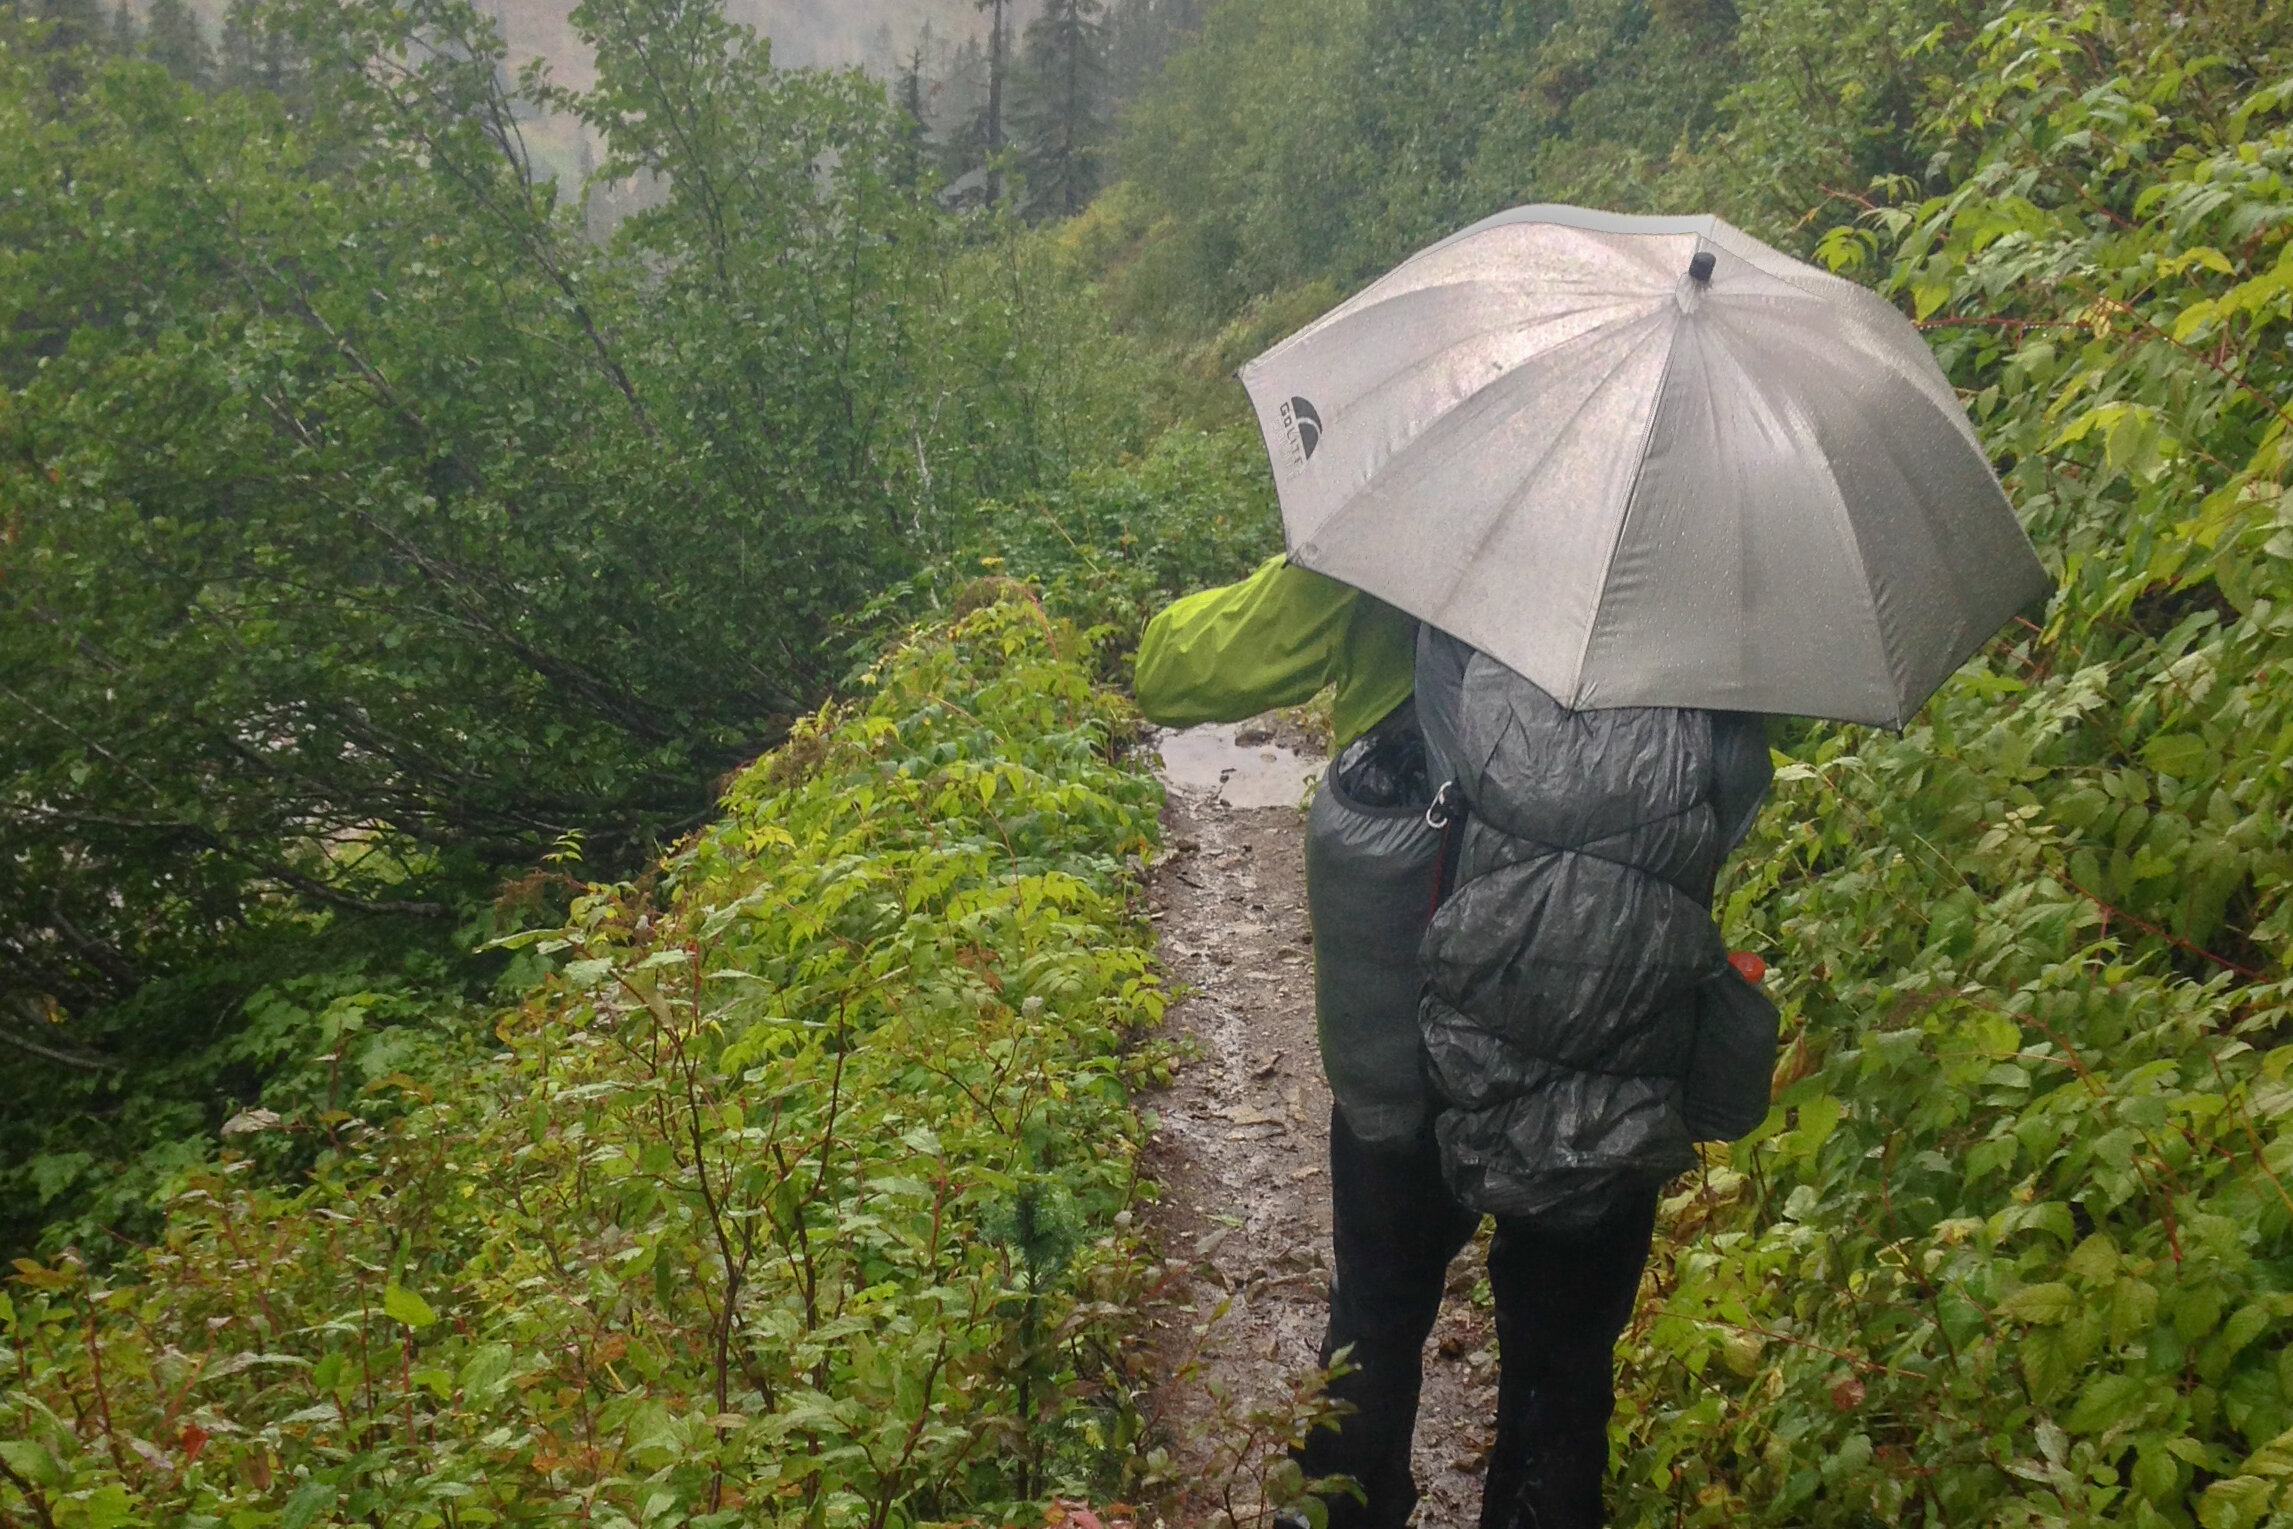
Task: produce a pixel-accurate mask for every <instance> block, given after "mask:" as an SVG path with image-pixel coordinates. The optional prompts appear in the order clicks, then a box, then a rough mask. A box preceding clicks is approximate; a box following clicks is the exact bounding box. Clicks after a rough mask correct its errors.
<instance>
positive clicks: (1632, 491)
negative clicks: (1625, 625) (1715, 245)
mask: <svg viewBox="0 0 2293 1529" xmlns="http://www.w3.org/2000/svg"><path fill="white" fill-rule="evenodd" d="M1709 242H1710V239H1709V237H1708V236H1706V235H1702V234H1699V235H1698V236H1697V243H1698V247H1699V249H1700V248H1701V247H1702V246H1703V245H1704V244H1707V243H1709ZM1679 354H1680V326H1679V325H1678V324H1674V325H1673V326H1672V327H1671V333H1670V334H1669V335H1667V336H1666V338H1665V342H1664V370H1663V371H1662V372H1660V373H1658V374H1657V377H1656V389H1655V392H1654V394H1653V395H1652V397H1651V402H1650V403H1649V407H1648V417H1647V418H1646V419H1644V420H1642V421H1641V422H1640V442H1639V445H1638V447H1637V449H1636V450H1635V451H1634V453H1633V462H1632V482H1631V484H1630V485H1629V486H1628V487H1627V488H1626V489H1625V491H1624V508H1623V510H1622V511H1621V512H1619V513H1618V515H1617V517H1616V534H1615V536H1614V538H1613V539H1612V540H1611V541H1610V542H1609V544H1608V556H1607V557H1605V558H1603V559H1602V560H1601V564H1600V592H1599V593H1598V594H1596V595H1594V596H1593V599H1592V614H1591V615H1589V616H1588V617H1586V618H1585V623H1584V638H1583V640H1582V641H1580V642H1579V643H1578V644H1577V648H1576V669H1575V673H1574V674H1573V675H1572V676H1571V677H1570V680H1569V700H1568V703H1567V704H1568V706H1569V709H1570V710H1572V711H1573V710H1578V709H1580V708H1579V707H1578V704H1577V703H1578V702H1580V701H1582V700H1583V699H1584V666H1585V663H1586V661H1587V660H1589V659H1590V658H1591V657H1592V639H1593V634H1594V633H1596V632H1598V631H1599V630H1600V613H1601V611H1602V610H1603V609H1604V608H1606V606H1607V604H1608V581H1609V579H1610V578H1611V576H1613V574H1614V573H1615V571H1616V554H1617V549H1618V548H1620V547H1622V546H1623V545H1624V532H1625V528H1626V527H1627V526H1629V525H1631V523H1632V506H1633V503H1634V502H1635V501H1636V500H1638V499H1639V497H1640V479H1641V476H1642V475H1643V474H1644V473H1646V472H1647V471H1648V443H1649V441H1650V440H1651V439H1653V438H1654V437H1655V434H1656V416H1657V415H1658V414H1660V413H1662V412H1663V409H1664V388H1665V385H1666V384H1667V383H1669V382H1670V381H1671V380H1672V362H1673V359H1674V358H1675V357H1677V356H1678V355H1679Z"/></svg>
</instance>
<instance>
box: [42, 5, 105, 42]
mask: <svg viewBox="0 0 2293 1529" xmlns="http://www.w3.org/2000/svg"><path fill="white" fill-rule="evenodd" d="M30 9H31V11H32V14H33V15H35V16H37V17H38V18H39V19H40V20H42V21H44V22H46V23H47V24H48V26H49V28H50V30H49V32H48V35H47V45H48V47H49V49H50V50H52V51H54V52H57V53H62V52H65V51H67V50H69V49H73V48H95V47H101V46H102V45H103V42H104V40H105V38H106V36H107V35H108V34H107V31H106V28H105V26H104V16H103V11H102V10H101V8H100V7H99V6H98V5H97V3H96V0H38V3H37V4H35V5H33V6H32V7H31V8H30Z"/></svg>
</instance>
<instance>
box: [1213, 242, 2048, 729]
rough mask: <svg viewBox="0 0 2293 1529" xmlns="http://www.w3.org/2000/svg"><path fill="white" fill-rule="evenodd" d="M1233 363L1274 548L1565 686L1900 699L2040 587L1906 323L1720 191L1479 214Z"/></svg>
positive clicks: (1660, 700)
mask: <svg viewBox="0 0 2293 1529" xmlns="http://www.w3.org/2000/svg"><path fill="white" fill-rule="evenodd" d="M1242 381H1243V385H1244V386H1245V387H1246V388H1247V389H1248V390H1249V393H1250V398H1251V402H1252V403H1253V404H1254V405H1255V406H1256V408H1257V411H1258V420H1259V424H1260V426H1261V428H1262V429H1263V430H1264V432H1265V436H1266V448H1267V451H1268V453H1269V454H1270V455H1271V456H1272V457H1273V461H1274V481H1275V484H1276V486H1277V488H1278V489H1279V491H1280V494H1281V500H1282V523H1283V529H1284V533H1285V536H1286V539H1287V541H1288V543H1289V548H1290V556H1291V559H1292V560H1293V561H1295V562H1297V563H1299V564H1301V565H1303V566H1304V567H1307V568H1312V569H1316V570H1318V571H1320V572H1322V573H1326V574H1328V575H1330V576H1331V577H1332V578H1335V579H1338V580H1341V581H1343V582H1345V583H1347V584H1351V585H1354V586H1355V587H1357V588H1360V589H1364V590H1367V591H1369V592H1370V593H1371V594H1374V595H1377V596H1379V597H1380V598H1381V599H1384V600H1386V601H1389V602H1390V603H1392V604H1394V605H1397V606H1399V607H1401V608H1402V609H1403V610H1405V611H1408V612H1409V613H1410V614H1412V615H1414V616H1417V617H1419V618H1420V619H1422V620H1425V621H1428V622H1431V623H1432V624H1433V625H1435V626H1437V627H1440V628H1441V629H1442V630H1444V631H1447V632H1450V633H1452V634H1454V635H1455V636H1457V637H1460V638H1462V639H1464V640H1465V641H1466V642H1468V643H1471V644H1472V645H1473V646H1474V647H1476V648H1479V649H1480V650H1481V651H1483V652H1484V653H1487V654H1489V655H1490V656H1491V657H1493V658H1496V659H1498V660H1500V661H1501V662H1503V663H1505V664H1506V665H1508V666H1510V667H1511V668H1513V669H1515V670H1517V671H1519V672H1520V673H1521V674H1523V675H1525V676H1527V677H1528V678H1529V679H1531V680H1533V681H1535V682H1536V683H1537V684H1538V685H1539V686H1540V687H1542V688H1543V689H1544V690H1545V691H1547V692H1548V693H1550V694H1551V695H1552V696H1553V697H1554V698H1555V699H1557V700H1559V701H1561V702H1562V703H1563V704H1565V705H1568V706H1571V707H1575V708H1579V709H1582V708H1588V707H1610V706H1706V707H1716V708H1722V709H1727V710H1739V711H1762V712H1784V713H1795V714H1799V715H1803V716H1819V717H1836V718H1840V719H1842V720H1845V721H1852V722H1873V723H1882V724H1886V725H1888V726H1894V727H1900V726H1901V725H1902V724H1903V723H1904V722H1905V721H1906V720H1907V719H1908V718H1909V717H1910V716H1911V714H1912V713H1914V712H1915V711H1917V710H1918V708H1919V706H1920V704H1921V703H1922V702H1924V701H1925V700H1926V698H1927V697H1928V696H1929V695H1930V694H1932V693H1933V692H1934V690H1935V687H1937V686H1938V685H1940V684H1941V683H1942V682H1943V680H1944V678H1945V677H1947V676H1948V675H1949V674H1950V672H1951V671H1952V670H1953V669H1955V668H1957V667H1958V665H1959V664H1960V663H1961V662H1963V661H1964V660H1965V658H1966V657H1967V655H1968V654H1970V653H1972V652H1973V651H1974V650H1975V649H1976V648H1977V647H1979V646H1981V644H1982V643H1983V642H1984V641H1985V640H1987V639H1988V638H1989V637H1990V635H1991V634H1992V633H1993V632H1995V631H1996V630H1998V628H1999V626H2000V624H2001V623H2003V622H2005V621H2006V620H2007V619H2008V618H2009V617H2011V616H2012V615H2014V614H2015V612H2017V611H2019V610H2021V609H2023V608H2024V607H2025V606H2028V605H2030V604H2031V603H2032V602H2033V601H2036V600H2037V599H2039V598H2040V597H2041V596H2043V595H2045V594H2046V592H2047V591H2048V590H2049V589H2050V588H2051V587H2052V586H2051V582H2050V581H2049V579H2048V578H2047V575H2046V572H2045V570H2044V569H2043V568H2041V567H2040V566H2039V562H2038V558H2037V556H2036V554H2034V553H2033V552H2032V551H2031V547H2030V541H2029V539H2028V538H2027V537H2025V536H2024V535H2023V532H2022V528H2021V526H2020V525H2019V524H2018V523H2017V522H2016V520H2015V518H2014V513H2013V511H2012V509H2011V508H2010V507H2009V506H2008V504H2007V502H2006V495H2005V494H2004V493H2003V492H2002V491H2001V490H2000V488H1999V485H1998V479H1997V478H1996V477H1995V476H1994V475H1993V474H1992V472H1991V469H1990V464H1989V462H1988V461H1987V460H1986V459H1985V458H1984V456H1983V452H1982V448H1981V446H1980V445H1979V444H1978V443H1977V442H1976V440H1975V435H1974V431H1973V429H1972V428H1971V427H1970V426H1969V424H1968V423H1967V419H1966V416H1965V414H1964V412H1963V411H1962V410H1961V409H1960V407H1959V402H1958V399H1957V397H1956V395H1955V394H1953V392H1952V391H1951V386H1950V384H1949V383H1948V382H1947V381H1946V380H1945V379H1944V377H1943V374H1942V370H1941V368H1940V367H1938V366H1937V365H1936V364H1935V360H1934V357H1933V356H1932V355H1931V354H1930V353H1929V352H1928V350H1927V346H1926V343H1925V341H1923V340H1922V339H1920V337H1919V334H1918V331H1916V330H1915V329H1913V328H1912V327H1911V325H1910V323H1909V322H1908V321H1906V320H1905V319H1904V318H1903V316H1902V315H1901V314H1900V313H1898V312H1896V311H1895V309H1894V308H1892V307H1891V306H1889V305H1888V303H1887V302H1886V301H1885V300H1883V299H1882V298H1880V297H1878V296H1877V295H1876V294H1874V293H1872V292H1869V291H1867V290H1865V289H1864V288H1862V287H1859V286H1857V285H1856V284H1855V283H1853V282H1850V281H1845V280H1842V279H1840V278H1839V277H1836V276H1832V275H1829V274H1826V273H1825V272H1822V271H1818V270H1816V269H1814V268H1813V267H1811V266H1808V265H1805V264H1803V263H1801V262H1800V261H1797V260H1793V259H1792V258H1790V257H1789V256H1787V255H1783V254H1780V253H1778V252H1777V251H1775V250H1772V249H1770V248H1768V247H1767V246H1766V245H1764V244H1762V243H1760V242H1759V241H1758V240H1756V239H1753V238H1751V237H1750V236H1749V235H1747V234H1744V233H1742V232H1741V231H1739V230H1737V229H1734V228H1731V227H1729V226H1728V225H1727V224H1726V223H1723V222H1721V221H1720V220H1719V219H1718V218H1711V217H1697V218H1644V217H1626V216H1621V215H1617V214H1611V213H1599V212H1587V211H1584V210H1583V209H1580V208H1575V207H1558V206H1540V207H1523V208H1518V209H1516V210H1514V211H1512V212H1506V213H1500V214H1498V215H1497V216H1496V217H1493V218H1490V219H1488V220H1487V221H1485V222H1482V223H1477V224H1475V225H1474V226H1473V227H1471V228H1468V229H1466V230H1465V231H1464V232H1463V233H1460V234H1457V235H1455V236H1453V237H1451V238H1449V239H1446V240H1444V241H1442V242H1441V243H1439V244H1436V245H1434V246H1433V247H1432V248H1430V249H1427V250H1424V251H1422V252H1420V253H1419V254H1416V255H1413V256H1411V257H1410V258H1409V259H1408V260H1406V261H1404V262H1403V263H1402V264H1401V265H1400V266H1399V267H1397V268H1396V269H1395V270H1394V271H1392V272H1391V273H1390V274H1388V275H1387V276H1385V277H1384V278H1383V279H1381V280H1379V281H1378V282H1377V283H1376V284H1375V285H1373V286H1371V287H1370V288H1368V289H1367V290H1366V291H1364V292H1362V293H1361V294H1360V295H1359V296H1357V297H1355V298H1353V299H1352V300H1351V301H1349V302H1346V303H1344V304H1342V305H1341V306H1339V307H1338V308H1336V309H1333V310H1332V311H1331V312H1330V313H1328V314H1326V315H1324V316H1323V317H1322V318H1321V319H1319V320H1317V321H1316V322H1315V323H1313V324H1311V325H1309V326H1308V327H1307V328H1305V329H1303V330H1301V331H1299V332H1298V333H1297V334H1295V335H1293V336H1291V337H1290V338H1289V339H1287V340H1285V341H1283V342H1282V343H1281V344H1279V345H1277V346H1275V347H1274V348H1273V349H1272V350H1270V351H1268V352H1266V354H1264V355H1263V356H1260V357H1259V358H1258V359H1257V360H1255V361H1253V362H1251V363H1250V364H1249V365H1248V366H1246V367H1244V368H1243V369H1242Z"/></svg>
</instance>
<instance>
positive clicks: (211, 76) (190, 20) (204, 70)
mask: <svg viewBox="0 0 2293 1529" xmlns="http://www.w3.org/2000/svg"><path fill="white" fill-rule="evenodd" d="M143 52H144V56H145V57H146V58H148V59H150V60H151V61H152V62H153V63H155V64H158V65H160V66H162V67H163V68H165V69H166V70H167V72H168V73H169V74H172V75H174V76H175V77H176V78H177V79H179V80H181V81H182V82H183V83H184V84H186V85H196V86H198V87H199V88H200V89H202V90H204V89H206V88H207V87H208V86H209V85H211V84H213V83H214V80H215V55H214V54H213V52H212V51H210V50H209V48H208V46H207V38H206V35H205V33H203V32H202V31H201V30H200V27H199V18H198V16H197V15H195V14H194V13H193V12H192V9H191V7H190V6H189V5H187V4H185V3H184V0H151V8H150V11H149V12H148V14H147V16H146V18H145V24H144V38H143Z"/></svg>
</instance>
